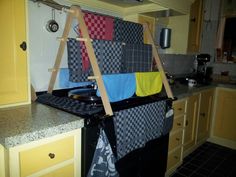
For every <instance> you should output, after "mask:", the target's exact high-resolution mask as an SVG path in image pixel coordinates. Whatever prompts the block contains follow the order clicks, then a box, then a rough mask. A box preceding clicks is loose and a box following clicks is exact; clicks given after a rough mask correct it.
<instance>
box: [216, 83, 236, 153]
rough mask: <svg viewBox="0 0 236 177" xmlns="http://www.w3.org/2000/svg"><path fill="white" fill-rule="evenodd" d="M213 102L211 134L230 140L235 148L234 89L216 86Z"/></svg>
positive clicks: (235, 104)
mask: <svg viewBox="0 0 236 177" xmlns="http://www.w3.org/2000/svg"><path fill="white" fill-rule="evenodd" d="M215 103H216V104H215V108H214V109H215V113H214V121H213V136H214V137H217V138H220V139H222V140H225V141H226V142H227V141H228V142H231V144H233V145H234V148H235V149H236V89H223V88H217V90H216V101H215ZM222 145H224V144H222Z"/></svg>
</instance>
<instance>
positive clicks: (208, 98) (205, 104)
mask: <svg viewBox="0 0 236 177" xmlns="http://www.w3.org/2000/svg"><path fill="white" fill-rule="evenodd" d="M213 96H214V90H213V89H210V90H206V91H203V92H201V101H200V110H199V115H198V123H197V125H198V126H197V127H198V128H197V143H200V142H204V141H206V139H207V138H209V135H210V123H211V117H212V107H213Z"/></svg>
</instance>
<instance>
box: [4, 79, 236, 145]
mask: <svg viewBox="0 0 236 177" xmlns="http://www.w3.org/2000/svg"><path fill="white" fill-rule="evenodd" d="M215 87H223V88H231V89H232V88H233V89H236V85H231V84H220V83H214V84H211V85H198V86H196V87H192V88H190V87H188V86H187V85H184V84H179V83H177V84H175V85H172V86H171V89H172V91H173V94H174V96H175V97H177V99H181V98H184V97H188V96H191V95H192V94H194V93H196V92H200V91H202V90H205V89H210V88H215ZM83 126H84V121H83V119H82V118H80V117H79V116H75V115H72V114H69V113H66V112H64V111H60V110H58V109H55V108H52V107H49V106H46V105H43V104H39V103H32V104H30V105H26V106H18V107H12V108H3V109H0V144H1V145H3V146H4V147H5V148H11V147H14V146H17V145H21V144H25V143H29V142H31V141H35V140H39V139H43V138H46V137H50V136H53V135H57V134H61V133H65V132H68V131H71V130H75V129H78V128H82V127H83Z"/></svg>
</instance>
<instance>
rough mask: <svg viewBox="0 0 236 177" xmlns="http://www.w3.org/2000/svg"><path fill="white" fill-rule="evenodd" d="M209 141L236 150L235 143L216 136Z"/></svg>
mask: <svg viewBox="0 0 236 177" xmlns="http://www.w3.org/2000/svg"><path fill="white" fill-rule="evenodd" d="M207 141H209V142H211V143H215V144H218V145H221V146H225V147H228V148H231V149H234V150H236V142H235V141H231V140H227V139H224V138H219V137H216V136H213V137H210V138H209V139H208V140H207Z"/></svg>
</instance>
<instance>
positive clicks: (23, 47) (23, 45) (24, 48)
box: [20, 41, 27, 51]
mask: <svg viewBox="0 0 236 177" xmlns="http://www.w3.org/2000/svg"><path fill="white" fill-rule="evenodd" d="M20 48H21V49H22V50H23V51H26V48H27V45H26V42H25V41H23V42H22V43H21V44H20Z"/></svg>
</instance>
